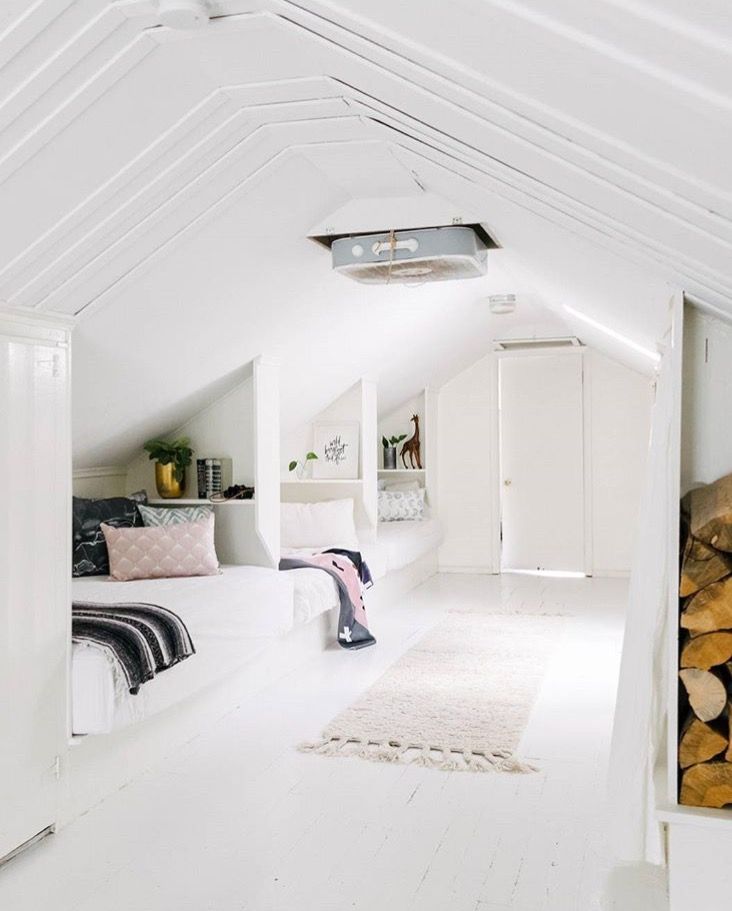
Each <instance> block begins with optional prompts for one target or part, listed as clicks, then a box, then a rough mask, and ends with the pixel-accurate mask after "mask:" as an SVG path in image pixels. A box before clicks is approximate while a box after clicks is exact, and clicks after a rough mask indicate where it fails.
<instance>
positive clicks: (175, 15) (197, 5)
mask: <svg viewBox="0 0 732 911" xmlns="http://www.w3.org/2000/svg"><path fill="white" fill-rule="evenodd" d="M158 12H159V14H160V24H161V25H165V26H167V27H168V28H179V29H196V28H202V27H203V26H205V25H207V24H208V21H209V10H208V5H207V3H206V2H205V0H158Z"/></svg>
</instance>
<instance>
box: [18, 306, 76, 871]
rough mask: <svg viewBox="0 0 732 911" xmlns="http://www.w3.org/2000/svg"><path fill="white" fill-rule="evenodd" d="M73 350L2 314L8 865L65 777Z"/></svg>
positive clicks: (63, 339) (64, 339) (53, 333)
mask: <svg viewBox="0 0 732 911" xmlns="http://www.w3.org/2000/svg"><path fill="white" fill-rule="evenodd" d="M68 343H69V332H68V331H67V327H66V326H65V325H63V324H61V325H59V324H58V323H53V322H52V321H48V323H47V322H46V321H41V320H37V319H34V318H33V317H30V316H28V315H25V314H21V315H17V316H13V315H11V314H8V313H0V414H1V415H2V428H3V429H2V433H1V434H0V493H1V494H2V503H3V508H2V518H0V629H2V635H0V730H2V738H3V746H2V749H1V750H0V808H2V809H1V810H0V858H2V857H4V856H5V855H6V854H9V853H10V852H11V851H13V850H14V849H15V848H16V847H18V845H20V844H22V843H23V842H25V841H27V840H28V839H30V838H32V837H33V836H35V835H37V834H38V833H39V832H40V831H41V830H43V829H45V828H47V827H48V826H50V825H52V824H54V823H55V822H56V817H57V808H58V799H59V776H60V774H62V773H63V772H64V769H65V760H66V745H67V742H68V722H67V693H68V660H69V645H70V600H71V597H70V590H69V585H70V548H71V542H70V529H71V510H70V506H71V498H70V493H71V491H70V478H71V458H70V452H71V450H70V426H71V414H70V401H69V366H70V365H69V349H68ZM54 770H55V771H54Z"/></svg>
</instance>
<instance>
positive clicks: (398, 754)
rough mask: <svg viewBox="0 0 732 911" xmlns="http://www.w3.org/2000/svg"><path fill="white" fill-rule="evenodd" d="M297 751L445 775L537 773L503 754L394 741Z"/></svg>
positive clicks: (327, 743) (343, 741)
mask: <svg viewBox="0 0 732 911" xmlns="http://www.w3.org/2000/svg"><path fill="white" fill-rule="evenodd" d="M298 750H300V751H301V752H303V753H316V754H317V755H318V756H348V757H351V756H356V757H358V758H359V759H368V760H370V761H371V762H390V763H402V764H404V765H417V766H422V767H423V768H427V769H440V770H442V771H446V772H509V773H518V774H526V773H529V772H538V771H539V769H538V767H537V766H535V765H532V764H531V763H529V762H523V761H522V760H520V759H518V758H517V757H516V756H515V755H514V754H513V753H511V752H510V751H507V750H493V751H483V750H455V749H450V748H449V747H431V746H424V745H422V744H412V743H406V744H402V743H398V742H396V741H394V740H386V741H382V742H381V743H378V742H375V741H364V740H356V739H349V738H345V737H330V738H324V739H323V740H317V741H314V742H305V743H301V744H300V745H299V746H298Z"/></svg>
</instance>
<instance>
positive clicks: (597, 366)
mask: <svg viewBox="0 0 732 911" xmlns="http://www.w3.org/2000/svg"><path fill="white" fill-rule="evenodd" d="M585 384H586V387H588V388H587V393H588V394H587V397H586V405H589V408H588V412H589V413H588V414H586V419H587V424H586V432H587V431H589V458H590V466H589V467H590V473H591V479H590V492H591V497H590V504H589V506H590V510H591V523H592V539H591V542H590V543H591V546H592V555H591V556H592V558H591V563H592V569H593V573H594V575H596V576H607V575H616V574H625V573H627V572H629V571H630V567H631V562H632V558H633V553H634V547H635V539H636V526H637V520H638V508H639V504H640V500H641V493H642V487H643V482H644V480H645V474H644V471H645V464H646V458H647V454H648V445H649V433H650V421H651V407H652V404H653V387H652V383H651V380H650V379H649V378H648V377H647V376H643V375H642V374H639V373H636V372H635V371H633V370H630V369H628V368H627V367H625V366H623V365H622V364H619V363H617V362H616V361H611V360H610V359H609V358H606V357H604V356H603V355H602V354H600V353H599V352H597V351H587V352H586V353H585Z"/></svg>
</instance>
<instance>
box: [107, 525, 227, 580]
mask: <svg viewBox="0 0 732 911" xmlns="http://www.w3.org/2000/svg"><path fill="white" fill-rule="evenodd" d="M102 531H103V532H104V537H105V539H106V541H107V547H108V549H109V566H110V575H111V576H112V578H113V579H117V580H118V581H119V582H129V581H130V580H132V579H170V578H174V577H178V576H214V575H216V573H218V571H219V561H218V558H217V557H216V548H215V547H214V517H213V514H211V515H210V516H209V517H208V518H207V519H204V520H203V521H201V522H181V523H180V524H178V525H158V526H156V527H154V528H150V527H143V528H113V527H112V526H111V525H102Z"/></svg>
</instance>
